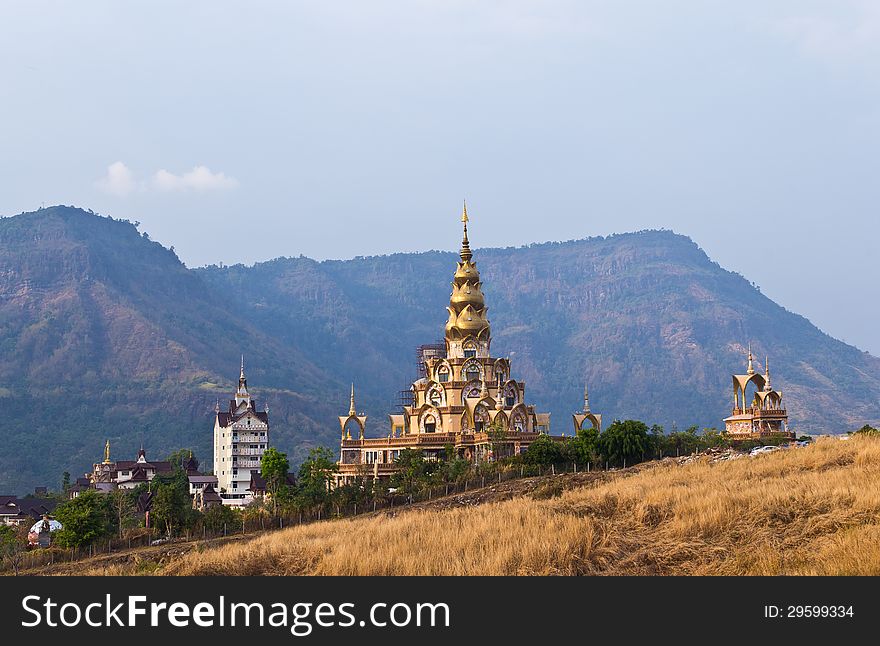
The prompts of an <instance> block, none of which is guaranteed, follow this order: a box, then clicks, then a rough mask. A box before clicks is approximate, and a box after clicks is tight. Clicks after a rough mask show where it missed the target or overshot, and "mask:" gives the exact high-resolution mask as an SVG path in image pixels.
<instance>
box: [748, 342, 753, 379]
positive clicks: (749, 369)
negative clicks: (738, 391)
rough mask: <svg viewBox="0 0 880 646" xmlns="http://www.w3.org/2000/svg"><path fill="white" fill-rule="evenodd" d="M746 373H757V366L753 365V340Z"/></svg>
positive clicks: (750, 344) (750, 345) (750, 343)
mask: <svg viewBox="0 0 880 646" xmlns="http://www.w3.org/2000/svg"><path fill="white" fill-rule="evenodd" d="M746 374H747V375H753V374H755V366H753V365H752V342H751V341H749V365H748V368H747V369H746Z"/></svg>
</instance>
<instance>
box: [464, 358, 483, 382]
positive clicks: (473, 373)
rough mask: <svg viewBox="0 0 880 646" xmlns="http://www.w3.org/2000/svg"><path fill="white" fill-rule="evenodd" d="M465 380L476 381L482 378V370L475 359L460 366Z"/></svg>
mask: <svg viewBox="0 0 880 646" xmlns="http://www.w3.org/2000/svg"><path fill="white" fill-rule="evenodd" d="M462 373H463V374H464V379H465V381H476V380H478V379H482V378H483V371H482V370H481V369H480V364H479V363H478V362H476V361H468V362H466V363H465V364H464V366H463V367H462Z"/></svg>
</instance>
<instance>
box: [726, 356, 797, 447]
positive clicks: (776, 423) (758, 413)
mask: <svg viewBox="0 0 880 646" xmlns="http://www.w3.org/2000/svg"><path fill="white" fill-rule="evenodd" d="M751 392H753V395H752V398H751V402H749V398H748V396H747V395H748V393H751ZM724 429H725V432H726V433H727V435H728V436H729V437H730V439H734V440H757V439H761V438H763V437H769V436H774V437H779V436H785V437H789V438H791V439H794V437H795V435H794V432H793V431H790V430H789V428H788V412H787V411H786V410H785V404H784V403H783V401H782V391H779V390H775V389H774V388H773V386H772V385H771V383H770V359H769V357H768V358H766V359H765V364H764V374H763V375H762V374H761V373H759V372H757V371H756V370H755V367H754V358H753V356H752V346H751V344H749V354H748V364H747V366H746V373H745V374H744V375H733V412H732V413H731V415H730V417H726V418H725V419H724Z"/></svg>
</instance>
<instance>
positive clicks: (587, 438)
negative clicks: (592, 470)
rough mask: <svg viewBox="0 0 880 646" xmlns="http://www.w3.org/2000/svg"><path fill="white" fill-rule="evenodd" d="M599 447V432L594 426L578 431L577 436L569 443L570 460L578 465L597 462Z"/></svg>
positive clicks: (567, 447) (567, 448)
mask: <svg viewBox="0 0 880 646" xmlns="http://www.w3.org/2000/svg"><path fill="white" fill-rule="evenodd" d="M598 446H599V431H598V430H597V429H595V428H593V427H592V426H591V427H589V428H582V429H578V432H577V435H575V436H574V437H573V438H572V439H571V440H569V441H568V442H567V446H566V450H567V454H568V456H567V457H568V458H569V459H570V460H571V461H572V462H575V463H577V464H587V463H588V462H595V461H596V455H597V453H598Z"/></svg>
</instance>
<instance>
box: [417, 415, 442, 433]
mask: <svg viewBox="0 0 880 646" xmlns="http://www.w3.org/2000/svg"><path fill="white" fill-rule="evenodd" d="M420 426H421V430H422V433H436V432H437V427H438V426H440V423H439V421H438V420H437V416H436V415H435V414H434V412H433V411H427V412H426V413H424V414H423V415H422V419H421V424H420Z"/></svg>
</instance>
